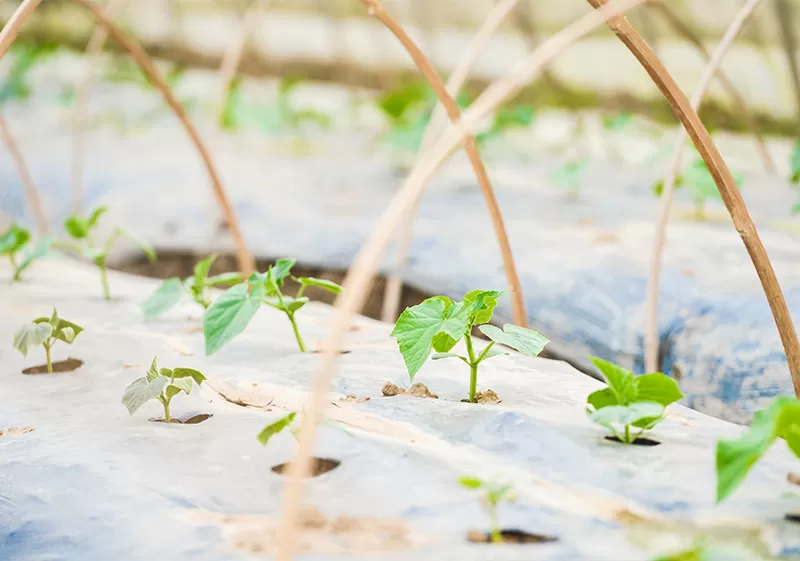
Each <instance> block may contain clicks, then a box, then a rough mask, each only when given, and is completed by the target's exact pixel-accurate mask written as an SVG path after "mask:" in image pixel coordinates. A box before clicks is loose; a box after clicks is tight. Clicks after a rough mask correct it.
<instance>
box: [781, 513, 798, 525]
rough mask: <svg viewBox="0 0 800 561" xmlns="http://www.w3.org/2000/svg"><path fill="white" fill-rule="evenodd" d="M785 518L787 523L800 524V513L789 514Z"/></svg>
mask: <svg viewBox="0 0 800 561" xmlns="http://www.w3.org/2000/svg"><path fill="white" fill-rule="evenodd" d="M784 518H785V519H786V521H787V522H793V523H795V524H800V512H787V513H786V516H784Z"/></svg>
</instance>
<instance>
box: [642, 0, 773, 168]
mask: <svg viewBox="0 0 800 561" xmlns="http://www.w3.org/2000/svg"><path fill="white" fill-rule="evenodd" d="M651 5H652V6H654V7H656V8H658V10H659V11H660V13H661V15H663V16H664V19H666V20H667V22H669V24H670V25H672V27H673V29H675V31H677V32H678V33H679V34H680V35H681V36H682V37H683V38H684V39H686V40H687V41H689V43H691V44H692V45H693V46H694V48H695V50H697V52H698V53H700V56H702V57H703V58H704V59H705V61H706V64H707V65H710V63H711V61H712V55H711V53H709V52H708V49H707V48H706V46H705V44H704V43H703V41H702V40H701V39H700V37H698V36H697V33H695V31H694V30H693V29H692V28H691V27H689V26H688V25H687V24H686V22H684V21H683V20H681V18H679V17H678V15H677V14H676V13H675V12H674V11H673V10H672V8H670V7H669V6H667V5H666V4H664V3H663V2H652V3H651ZM716 77H717V79H718V80H719V83H720V84H721V85H722V87H723V88H725V90H726V91H727V92H728V95H729V96H730V98H731V101H733V106H734V108H733V109H734V114H736V115H738V116H739V117H740V118H741V119H742V122H743V123H744V125H745V126H746V127H747V128H748V129H750V132H751V133H752V135H753V139H754V140H755V143H756V150H757V151H758V154H759V156H760V157H761V162H762V163H763V165H764V169H765V170H766V171H767V172H768V173H771V174H775V173H777V172H776V169H777V168H776V167H775V161H774V160H773V159H772V156H771V155H770V153H769V150H768V149H767V143H766V142H765V141H764V134H763V133H762V132H761V129H760V128H759V126H758V123H757V122H756V119H755V117H753V113H752V112H751V111H750V109H749V108H748V107H747V103H745V101H744V98H742V95H741V94H740V93H739V90H738V89H737V88H736V86H734V85H733V82H731V81H730V79H729V78H728V76H727V74H725V72H724V71H723V70H722V68H721V65H717V69H716ZM698 109H699V108H698V107H695V111H697V110H698Z"/></svg>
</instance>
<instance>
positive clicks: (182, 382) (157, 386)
mask: <svg viewBox="0 0 800 561" xmlns="http://www.w3.org/2000/svg"><path fill="white" fill-rule="evenodd" d="M205 379H206V377H205V376H203V374H202V373H201V372H200V371H199V370H195V369H193V368H174V369H169V368H161V369H159V368H158V357H155V358H154V359H153V363H152V364H151V365H150V369H149V370H148V371H147V374H146V375H145V376H143V377H141V378H137V379H135V380H134V381H133V382H131V383H130V385H129V386H128V387H127V388H125V393H123V394H122V404H123V405H124V406H125V407H126V408H127V409H128V413H130V414H131V415H133V414H134V413H136V411H138V410H139V408H140V407H141V406H142V405H144V404H145V403H147V402H148V401H150V400H151V399H157V400H158V401H160V402H161V405H163V406H164V422H166V423H171V422H172V416H171V415H170V410H169V405H170V403H171V402H172V398H173V397H175V396H176V395H178V394H179V393H180V392H183V393H185V394H186V395H189V394H190V393H191V392H192V384H195V383H196V384H197V385H198V386H199V385H201V384H202V383H203V381H204V380H205Z"/></svg>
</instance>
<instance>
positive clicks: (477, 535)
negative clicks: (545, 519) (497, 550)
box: [467, 528, 558, 544]
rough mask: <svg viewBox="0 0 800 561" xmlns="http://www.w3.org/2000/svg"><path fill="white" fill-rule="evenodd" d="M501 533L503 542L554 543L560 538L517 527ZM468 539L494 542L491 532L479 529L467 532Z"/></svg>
mask: <svg viewBox="0 0 800 561" xmlns="http://www.w3.org/2000/svg"><path fill="white" fill-rule="evenodd" d="M500 534H501V535H502V536H503V542H502V543H552V542H555V541H558V538H554V537H552V536H545V535H542V534H531V533H529V532H524V531H522V530H517V529H516V528H510V529H507V530H500ZM467 541H470V542H472V543H489V544H491V543H494V542H493V541H492V534H491V532H479V531H477V530H470V531H469V532H467Z"/></svg>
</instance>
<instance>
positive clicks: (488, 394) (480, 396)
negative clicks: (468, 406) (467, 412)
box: [461, 390, 500, 403]
mask: <svg viewBox="0 0 800 561" xmlns="http://www.w3.org/2000/svg"><path fill="white" fill-rule="evenodd" d="M461 403H470V400H469V399H462V400H461ZM475 403H500V396H498V395H497V394H496V393H495V391H494V390H486V391H483V392H475Z"/></svg>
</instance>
